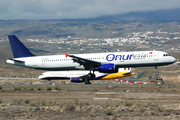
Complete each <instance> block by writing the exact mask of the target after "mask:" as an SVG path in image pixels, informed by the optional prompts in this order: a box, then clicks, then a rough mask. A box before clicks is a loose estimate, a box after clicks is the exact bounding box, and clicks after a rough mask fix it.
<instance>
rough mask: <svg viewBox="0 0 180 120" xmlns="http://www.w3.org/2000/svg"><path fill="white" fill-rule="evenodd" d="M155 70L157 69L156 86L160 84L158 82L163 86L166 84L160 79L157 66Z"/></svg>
mask: <svg viewBox="0 0 180 120" xmlns="http://www.w3.org/2000/svg"><path fill="white" fill-rule="evenodd" d="M155 69H156V72H155V74H156V75H157V77H156V84H157V83H158V81H161V84H164V83H165V82H164V81H163V79H162V78H160V77H159V72H158V69H157V66H155Z"/></svg>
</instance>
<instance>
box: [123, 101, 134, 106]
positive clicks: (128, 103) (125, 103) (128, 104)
mask: <svg viewBox="0 0 180 120" xmlns="http://www.w3.org/2000/svg"><path fill="white" fill-rule="evenodd" d="M132 105H133V103H131V102H127V101H126V102H124V106H128V107H130V106H132Z"/></svg>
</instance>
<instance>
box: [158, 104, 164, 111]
mask: <svg viewBox="0 0 180 120" xmlns="http://www.w3.org/2000/svg"><path fill="white" fill-rule="evenodd" d="M156 110H157V112H163V110H164V108H163V106H162V105H159V106H157V107H156Z"/></svg>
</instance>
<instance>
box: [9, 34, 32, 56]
mask: <svg viewBox="0 0 180 120" xmlns="http://www.w3.org/2000/svg"><path fill="white" fill-rule="evenodd" d="M8 38H9V43H10V46H11V50H12V53H13V56H14V58H20V57H32V56H35V55H33V54H32V53H31V52H30V51H29V50H28V49H27V48H26V47H25V46H24V44H23V43H22V42H21V41H20V40H19V39H18V38H17V37H16V36H15V35H8Z"/></svg>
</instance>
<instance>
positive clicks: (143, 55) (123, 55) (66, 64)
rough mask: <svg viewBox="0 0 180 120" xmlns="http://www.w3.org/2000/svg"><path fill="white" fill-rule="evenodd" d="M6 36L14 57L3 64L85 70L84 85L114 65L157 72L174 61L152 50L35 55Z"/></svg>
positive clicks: (41, 68)
mask: <svg viewBox="0 0 180 120" xmlns="http://www.w3.org/2000/svg"><path fill="white" fill-rule="evenodd" d="M8 38H9V42H10V46H11V49H12V53H13V56H14V58H9V59H7V60H6V62H7V63H9V64H13V65H18V66H22V67H28V68H33V69H40V70H53V71H64V70H89V73H88V76H89V77H88V79H86V80H85V83H86V84H90V82H89V80H90V79H93V78H95V74H94V72H95V71H99V72H102V73H116V72H118V68H124V67H151V66H153V67H155V69H156V74H157V75H158V74H159V72H158V69H157V66H163V65H169V64H172V63H174V62H176V59H175V58H174V57H172V56H170V55H169V54H168V53H166V52H163V51H155V50H153V51H133V52H107V53H88V54H66V53H65V55H48V56H36V55H34V54H32V53H31V52H30V51H29V50H28V49H27V48H26V47H25V46H24V44H23V43H22V42H21V41H20V40H19V39H18V38H17V37H16V36H15V35H8Z"/></svg>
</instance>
